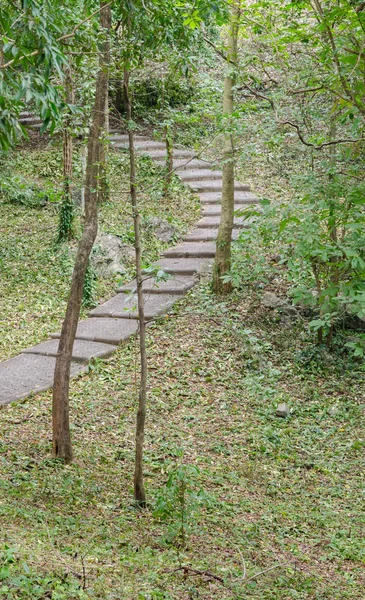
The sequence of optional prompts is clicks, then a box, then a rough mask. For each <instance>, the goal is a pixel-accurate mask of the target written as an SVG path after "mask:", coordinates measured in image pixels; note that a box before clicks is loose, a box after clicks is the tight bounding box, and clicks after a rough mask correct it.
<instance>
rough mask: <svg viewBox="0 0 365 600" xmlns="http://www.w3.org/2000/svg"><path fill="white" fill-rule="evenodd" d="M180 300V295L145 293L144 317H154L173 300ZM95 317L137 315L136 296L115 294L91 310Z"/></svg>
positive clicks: (118, 317)
mask: <svg viewBox="0 0 365 600" xmlns="http://www.w3.org/2000/svg"><path fill="white" fill-rule="evenodd" d="M177 300H180V296H177V295H168V294H150V295H148V294H146V295H145V303H144V310H145V319H146V321H148V320H150V319H154V317H157V316H158V315H161V314H163V313H165V312H167V311H168V310H169V308H170V307H171V306H172V305H173V303H174V302H177ZM90 314H91V315H93V316H95V317H114V318H115V319H135V318H136V317H138V308H137V297H136V296H135V295H134V294H133V295H131V296H129V297H128V295H127V296H126V294H117V295H116V296H114V298H111V300H108V302H105V304H102V305H101V306H98V307H97V308H95V309H94V310H92V311H91V313H90Z"/></svg>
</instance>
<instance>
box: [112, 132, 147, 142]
mask: <svg viewBox="0 0 365 600" xmlns="http://www.w3.org/2000/svg"><path fill="white" fill-rule="evenodd" d="M150 140H151V138H149V137H148V136H146V135H136V136H134V141H135V142H149V141H150ZM110 141H111V142H113V141H118V142H128V141H129V137H128V134H127V133H114V134H113V135H112V136H111V138H110Z"/></svg>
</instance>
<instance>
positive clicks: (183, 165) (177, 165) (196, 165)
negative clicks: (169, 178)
mask: <svg viewBox="0 0 365 600" xmlns="http://www.w3.org/2000/svg"><path fill="white" fill-rule="evenodd" d="M209 166H210V165H209V163H208V162H207V161H205V160H201V159H198V158H193V160H191V161H190V162H188V163H187V162H186V159H185V160H184V159H177V160H176V159H175V160H174V161H173V167H174V169H176V172H177V173H179V172H181V171H186V170H190V169H195V170H196V169H208V168H209Z"/></svg>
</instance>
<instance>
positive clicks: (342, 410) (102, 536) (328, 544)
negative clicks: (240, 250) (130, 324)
mask: <svg viewBox="0 0 365 600" xmlns="http://www.w3.org/2000/svg"><path fill="white" fill-rule="evenodd" d="M148 354H149V361H150V376H149V414H148V423H147V436H146V455H145V478H146V484H147V489H148V497H149V502H150V506H149V508H148V510H145V511H142V512H136V510H135V509H134V507H133V504H132V475H133V443H134V439H133V438H134V421H135V411H136V402H137V389H136V357H137V355H138V348H137V346H136V343H135V341H133V340H132V341H131V342H130V343H128V344H127V345H125V346H123V347H121V348H120V349H119V351H118V352H117V353H116V354H115V355H114V356H113V357H112V358H111V359H110V360H108V361H106V362H96V363H95V364H93V365H91V366H90V368H89V372H88V373H87V374H85V375H83V376H82V377H80V378H79V379H77V380H73V382H72V392H71V410H72V436H73V440H74V445H75V454H76V459H77V460H76V462H75V464H73V465H71V466H68V467H64V466H62V465H61V464H59V463H57V462H55V461H53V460H51V459H50V449H51V430H50V418H51V415H50V405H51V402H50V400H51V396H50V393H45V394H42V395H40V396H38V397H36V398H32V399H29V400H26V401H25V402H23V403H21V404H14V405H13V406H8V407H6V408H4V409H3V410H2V411H1V413H0V416H1V421H2V431H3V435H2V441H1V457H2V463H1V464H2V477H1V503H0V519H1V528H2V539H3V544H2V554H1V560H2V567H1V562H0V590H2V595H1V597H4V598H6V599H8V598H22V599H23V598H24V599H28V598H31V599H32V600H33V599H35V598H37V599H38V598H39V599H43V598H48V597H52V598H61V599H63V598H65V599H66V598H67V599H71V598H72V599H73V598H90V599H93V598H100V599H116V600H119V599H121V598H123V599H136V598H145V599H148V598H154V599H155V598H156V599H157V598H167V599H169V598H170V599H171V598H172V599H190V598H206V599H210V598H217V599H218V598H219V599H222V600H223V599H232V600H233V599H238V598H242V599H250V600H252V599H255V600H256V599H257V600H259V599H260V600H261V599H265V600H266V599H270V600H283V599H285V600H288V599H297V598H300V599H313V600H314V599H315V600H319V599H321V600H322V599H328V600H336V599H340V598H341V599H343V598H346V599H349V600H350V599H351V600H354V599H356V600H360V599H362V598H364V585H365V579H364V560H365V548H364V538H363V533H364V526H365V522H364V511H363V500H364V491H365V490H364V479H363V474H364V473H363V469H364V459H363V456H364V445H365V443H364V433H363V432H364V404H363V384H364V381H363V379H364V375H363V372H362V371H361V370H357V368H356V363H353V364H347V363H346V362H343V361H342V359H341V358H338V357H337V358H336V357H333V356H332V357H330V356H328V355H322V356H319V357H318V356H317V357H316V356H315V355H314V354H311V353H310V352H309V351H308V345H307V340H305V339H303V336H302V334H301V331H300V329H298V327H297V326H294V329H291V328H288V327H287V326H286V325H285V324H283V323H282V321H281V318H280V314H279V313H278V312H277V311H270V310H269V309H263V308H262V306H261V305H260V303H259V301H258V298H257V297H256V296H255V294H251V295H246V294H244V293H240V294H237V295H236V296H235V297H232V298H230V300H229V301H228V302H222V301H220V300H219V299H218V300H217V299H215V298H214V297H213V296H212V295H211V293H210V291H209V289H208V288H206V287H204V286H202V287H201V288H199V289H195V290H193V291H192V292H190V293H189V295H188V296H187V297H186V298H185V299H184V300H183V301H182V302H181V303H180V305H179V306H178V307H177V308H176V310H175V313H174V314H173V315H170V316H169V317H166V318H163V319H161V320H160V321H159V322H157V323H155V324H153V325H152V327H151V328H150V329H149V340H148ZM280 401H286V402H288V404H289V405H290V408H291V415H290V417H289V418H288V419H280V418H278V417H276V416H275V408H276V405H277V403H278V402H280ZM195 468H198V471H195V470H194V469H195ZM182 523H184V525H183V527H182ZM182 529H183V533H184V536H185V545H184V544H183V543H182ZM24 563H25V565H26V566H25V565H24ZM179 566H187V567H190V568H191V569H195V570H196V571H200V572H202V573H203V574H196V573H194V572H193V571H188V570H187V571H185V577H184V571H182V570H177V569H178V568H179ZM245 573H246V577H245ZM20 574H21V576H20ZM217 578H219V579H217ZM1 586H2V587H1ZM37 586H38V587H37ZM52 589H53V590H57V591H56V592H54V595H53V596H52V593H51V592H50V590H52ZM16 590H18V591H16Z"/></svg>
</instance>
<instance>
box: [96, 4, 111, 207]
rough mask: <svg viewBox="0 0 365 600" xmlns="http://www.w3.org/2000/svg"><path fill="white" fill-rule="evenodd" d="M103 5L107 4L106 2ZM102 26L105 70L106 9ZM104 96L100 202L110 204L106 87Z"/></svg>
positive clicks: (107, 46) (108, 23)
mask: <svg viewBox="0 0 365 600" xmlns="http://www.w3.org/2000/svg"><path fill="white" fill-rule="evenodd" d="M103 4H106V2H104V3H103ZM100 25H101V27H102V28H103V29H104V32H103V33H104V35H105V40H104V43H103V49H102V54H103V62H104V66H105V68H108V66H109V63H110V40H109V33H110V28H111V12H110V10H107V9H104V10H102V11H101V13H100ZM104 92H105V96H104V111H105V120H104V132H103V133H104V135H103V140H102V143H101V147H100V174H99V177H100V184H99V198H98V200H99V202H108V201H109V200H110V187H109V178H108V134H109V89H108V86H106V88H105V90H104Z"/></svg>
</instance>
